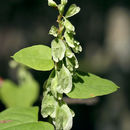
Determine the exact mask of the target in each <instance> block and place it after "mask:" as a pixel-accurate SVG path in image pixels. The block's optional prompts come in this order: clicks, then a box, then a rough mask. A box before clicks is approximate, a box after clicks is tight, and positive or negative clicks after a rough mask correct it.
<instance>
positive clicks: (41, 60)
mask: <svg viewBox="0 0 130 130" xmlns="http://www.w3.org/2000/svg"><path fill="white" fill-rule="evenodd" d="M12 57H13V59H14V60H15V61H16V62H18V63H22V64H24V65H26V66H28V67H30V68H32V69H35V70H40V71H48V70H51V69H52V68H53V67H54V63H53V60H52V56H51V49H50V48H49V47H48V46H44V45H35V46H32V47H27V48H24V49H22V50H20V51H18V52H17V53H15V54H14V56H12Z"/></svg>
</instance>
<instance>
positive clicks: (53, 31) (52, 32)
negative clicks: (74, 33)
mask: <svg viewBox="0 0 130 130" xmlns="http://www.w3.org/2000/svg"><path fill="white" fill-rule="evenodd" d="M49 34H50V35H53V36H54V37H57V36H58V29H57V28H56V27H55V26H52V27H51V29H50V31H49Z"/></svg>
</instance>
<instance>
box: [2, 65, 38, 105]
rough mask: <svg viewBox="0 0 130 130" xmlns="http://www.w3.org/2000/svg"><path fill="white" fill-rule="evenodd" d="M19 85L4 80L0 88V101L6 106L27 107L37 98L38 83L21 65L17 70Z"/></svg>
mask: <svg viewBox="0 0 130 130" xmlns="http://www.w3.org/2000/svg"><path fill="white" fill-rule="evenodd" d="M18 72H19V73H18V77H19V78H18V80H19V85H16V84H15V83H13V82H12V81H10V80H5V81H4V82H3V84H2V86H1V88H0V95H1V100H2V102H3V103H4V104H5V105H6V107H16V106H17V107H28V106H31V105H33V103H34V102H35V101H36V100H37V98H38V93H39V85H38V83H37V82H36V81H35V80H34V79H33V77H32V75H31V74H30V73H29V72H28V71H27V70H26V69H25V68H23V67H20V68H19V70H18Z"/></svg>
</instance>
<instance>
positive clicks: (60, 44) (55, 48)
mask: <svg viewBox="0 0 130 130" xmlns="http://www.w3.org/2000/svg"><path fill="white" fill-rule="evenodd" d="M51 47H52V57H53V60H54V61H55V62H58V61H59V60H62V59H63V58H64V55H65V50H66V47H65V44H64V41H63V40H61V39H54V40H53V41H52V43H51Z"/></svg>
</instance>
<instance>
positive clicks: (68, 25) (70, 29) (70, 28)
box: [64, 19, 75, 33]
mask: <svg viewBox="0 0 130 130" xmlns="http://www.w3.org/2000/svg"><path fill="white" fill-rule="evenodd" d="M64 26H65V28H66V30H67V31H68V32H69V33H70V32H74V31H75V27H74V26H73V25H72V24H71V22H70V21H69V20H67V19H65V21H64Z"/></svg>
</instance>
